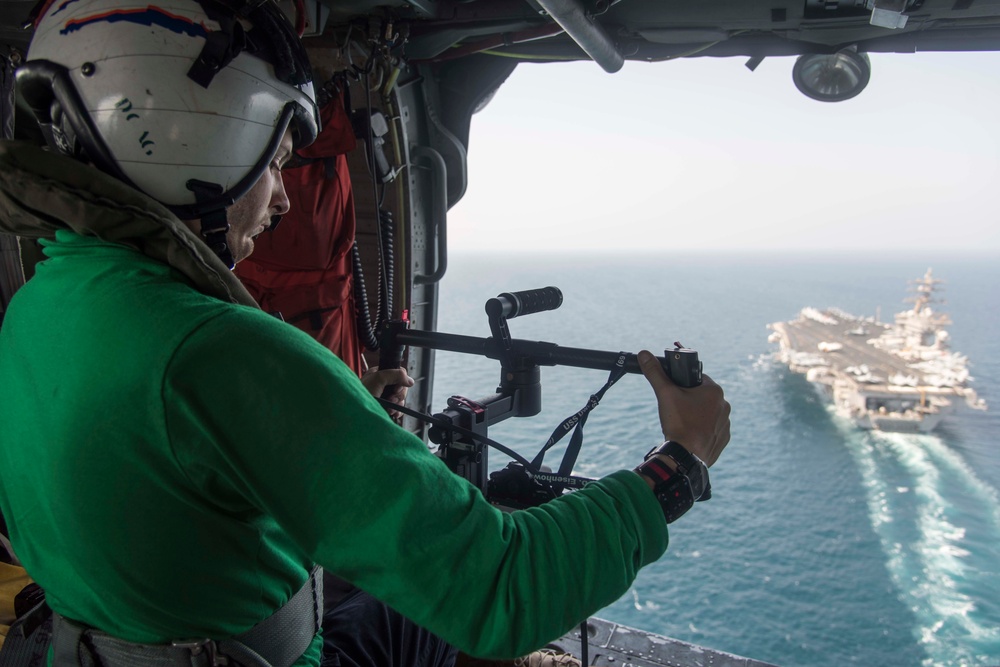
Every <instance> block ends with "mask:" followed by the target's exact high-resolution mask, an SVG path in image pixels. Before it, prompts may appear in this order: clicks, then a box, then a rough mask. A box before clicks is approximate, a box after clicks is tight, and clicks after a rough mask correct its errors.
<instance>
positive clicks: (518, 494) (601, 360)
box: [379, 287, 711, 664]
mask: <svg viewBox="0 0 1000 667" xmlns="http://www.w3.org/2000/svg"><path fill="white" fill-rule="evenodd" d="M562 300H563V297H562V291H560V290H559V288H558V287H542V288H540V289H534V290H526V291H522V292H504V293H502V294H500V295H498V296H497V297H496V298H494V299H490V300H489V301H487V302H486V314H487V316H488V317H489V322H490V332H491V333H492V334H493V336H492V337H491V338H477V337H474V336H462V335H458V334H449V333H442V332H436V331H420V330H413V329H408V328H407V326H408V322H407V321H406V320H405V319H404V320H392V321H389V322H386V323H385V325H384V327H383V329H382V332H381V340H380V345H379V369H381V370H384V369H389V368H399V367H400V365H401V364H402V361H403V349H404V348H405V347H406V346H408V345H412V346H416V347H425V348H431V349H434V350H444V351H448V352H459V353H464V354H474V355H478V356H484V357H487V358H489V359H497V360H498V361H500V385H499V386H498V387H497V391H496V393H494V394H491V395H489V396H486V397H484V398H481V399H478V400H470V399H467V398H464V397H462V396H452V397H451V398H449V399H448V408H447V409H446V410H444V411H443V412H441V413H438V414H436V415H434V416H430V415H427V414H424V413H422V412H418V411H416V410H411V409H409V408H407V407H405V406H399V405H396V404H395V403H390V402H389V401H387V400H385V399H386V398H387V397H388V396H391V395H392V394H393V393H394V391H395V387H386V389H385V391H384V392H383V393H382V397H381V399H380V401H381V402H382V404H383V405H384V406H385V407H386V408H387V409H390V410H398V411H400V412H402V413H404V414H408V415H410V416H412V417H416V418H418V419H421V420H423V421H425V422H427V423H429V424H431V429H430V431H429V433H428V437H429V438H430V440H431V441H432V442H434V443H435V444H437V445H439V447H440V448H439V450H438V454H439V456H441V458H442V459H443V460H444V462H445V464H446V465H447V466H448V467H449V469H450V470H451V471H452V472H454V473H456V474H458V475H460V476H462V477H464V478H465V479H466V480H468V481H469V482H471V483H472V484H474V485H475V486H476V487H477V488H478V489H479V490H480V492H482V494H483V496H484V497H485V498H486V499H487V500H488V501H489V502H491V503H493V504H495V505H498V506H501V507H504V508H509V509H520V508H524V507H531V506H535V505H540V504H542V503H544V502H546V501H548V500H551V499H552V498H555V497H557V496H559V495H560V494H562V493H563V492H564V491H565V490H566V489H567V488H582V487H583V486H586V485H587V484H589V483H590V482H592V481H594V480H592V479H588V478H585V477H576V476H574V475H572V474H571V473H572V470H573V466H574V465H575V464H576V458H577V455H578V454H579V452H580V448H581V446H582V444H583V425H584V424H585V423H586V421H587V416H588V415H589V413H590V411H591V410H593V409H594V408H595V407H597V405H598V403H600V400H601V398H603V397H604V394H605V392H607V390H608V389H610V388H611V386H612V385H613V384H614V383H615V382H617V381H618V380H619V379H621V378H622V377H623V376H624V375H625V374H626V373H641V372H642V370H641V369H640V367H639V361H638V359H637V357H636V355H635V354H631V353H627V352H606V351H600V350H586V349H581V348H571V347H560V346H559V345H556V344H555V343H546V342H540V341H526V340H518V339H515V338H511V336H510V330H509V329H508V327H507V320H509V319H513V318H515V317H518V316H521V315H529V314H531V313H537V312H541V311H545V310H555V309H556V308H558V307H559V306H561V305H562ZM657 359H658V360H659V362H660V364H661V365H662V366H663V370H664V371H666V373H667V375H668V376H669V377H670V379H671V380H673V381H674V383H675V384H677V385H679V386H681V387H688V388H690V387H697V386H698V385H700V384H701V381H702V364H701V361H699V359H698V353H697V352H696V351H695V350H691V349H687V348H685V347H684V346H682V345H681V344H680V343H674V349H668V350H665V351H664V356H662V357H657ZM560 365H561V366H574V367H577V368H592V369H595V370H607V371H609V373H610V374H609V376H608V380H607V382H605V383H604V386H603V387H601V389H599V390H598V391H597V392H596V393H594V394H592V395H591V396H590V400H588V402H587V405H585V406H584V407H583V408H581V409H580V410H579V411H577V412H576V413H575V414H573V415H571V416H570V417H567V418H566V419H565V420H563V422H562V423H561V424H559V426H557V427H556V429H555V430H554V431H553V432H552V435H551V436H549V439H548V440H547V441H546V443H545V445H544V446H543V447H542V449H541V451H539V452H538V454H537V455H536V456H535V458H534V459H533V460H532V461H528V460H527V459H525V458H524V457H522V456H521V455H520V454H518V453H516V452H514V451H513V450H510V449H508V448H507V447H505V446H503V445H501V444H500V443H498V442H496V441H494V440H491V439H490V438H489V437H487V435H486V433H487V431H488V428H489V426H490V425H491V424H496V423H499V422H501V421H503V420H505V419H508V418H510V417H533V416H535V415H537V414H538V413H539V412H540V411H541V409H542V388H541V373H540V370H539V366H560ZM570 429H573V436H572V437H571V438H570V443H569V445H568V446H567V447H566V451H565V453H564V454H563V460H562V463H561V464H560V466H559V470H558V471H557V472H556V473H555V474H551V473H549V472H548V471H545V470H543V468H542V459H543V457H544V455H545V452H546V451H548V450H549V449H550V448H551V447H552V446H553V445H555V444H556V443H557V442H558V441H559V440H560V439H561V438H562V437H563V436H564V435H565V434H566V433H567V432H568V431H569V430H570ZM487 445H489V446H491V447H493V448H495V449H497V450H499V451H501V452H503V453H505V454H507V455H508V456H510V457H511V458H512V459H514V461H513V462H512V463H510V464H508V465H507V467H506V468H504V469H503V470H499V471H497V472H494V473H493V474H491V475H489V479H487V472H488V469H489V467H488V464H487V458H488V457H487V452H488V450H487V449H486V446H487ZM709 497H711V489H710V488H708V487H706V489H705V493H703V494H702V498H701V500H708V498H709ZM588 634H589V633H588V631H587V622H586V621H584V622H583V623H582V624H581V626H580V642H581V649H582V656H581V657H582V658H583V661H584V664H589V656H588V653H589V651H588V641H587V638H588Z"/></svg>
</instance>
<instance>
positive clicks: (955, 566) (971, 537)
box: [433, 255, 1000, 667]
mask: <svg viewBox="0 0 1000 667" xmlns="http://www.w3.org/2000/svg"><path fill="white" fill-rule="evenodd" d="M997 260H998V258H995V257H994V258H988V257H982V258H976V257H937V258H915V259H912V260H907V259H898V260H896V259H885V258H882V257H876V256H871V257H867V258H857V257H854V258H847V257H798V256H791V255H785V256H740V255H732V256H716V257H709V256H685V257H681V258H677V257H670V258H655V257H642V256H638V257H635V256H628V257H627V256H621V255H618V256H596V255H591V256H564V257H556V258H553V257H547V256H543V255H524V256H520V257H518V258H514V259H512V258H511V257H499V256H487V255H476V256H471V255H470V256H453V257H452V258H450V265H449V270H448V274H447V275H446V276H445V278H444V280H443V282H442V284H441V296H442V299H441V303H442V306H441V308H440V316H439V318H440V319H439V329H440V330H441V331H446V332H451V333H460V334H466V335H472V336H483V337H486V336H489V335H490V333H489V326H488V323H487V319H486V315H485V313H484V310H483V306H484V304H485V302H486V300H487V299H488V298H490V297H493V296H495V295H497V294H498V293H500V292H505V291H513V290H523V289H531V288H535V287H544V286H547V285H555V286H557V287H559V288H560V289H561V290H562V291H563V295H564V303H563V305H562V307H561V308H560V309H558V310H555V311H550V312H544V313H537V314H532V315H529V316H525V317H521V318H516V319H514V320H511V321H510V330H511V335H512V336H513V337H515V338H522V339H529V340H542V341H548V342H553V343H557V344H559V345H563V346H568V347H582V348H590V349H598V350H611V351H618V350H625V351H629V352H636V351H638V350H640V349H642V348H647V349H651V350H653V351H655V352H657V353H661V352H662V350H663V349H664V348H665V347H671V346H672V344H673V342H674V341H678V340H679V341H680V342H682V343H683V344H684V345H686V346H687V347H691V348H694V349H696V350H698V352H699V354H700V358H701V360H702V362H703V363H704V368H705V372H706V373H707V374H709V375H710V376H711V377H713V378H714V379H715V380H716V381H717V382H719V383H720V384H721V385H722V386H723V388H724V389H725V391H726V395H727V398H728V399H729V401H730V403H731V404H732V406H733V413H732V441H731V444H730V446H729V447H728V449H727V450H726V451H725V453H724V454H723V456H722V458H721V459H720V460H719V462H718V463H717V464H716V466H715V467H714V468H713V469H712V486H713V491H714V497H713V499H712V500H711V501H710V502H707V503H699V504H698V505H696V507H695V508H694V509H693V510H692V511H691V512H689V514H688V515H686V516H685V517H683V518H682V519H681V520H679V521H677V522H676V523H675V524H673V525H672V526H671V530H670V548H669V549H668V551H667V553H666V554H665V555H664V557H663V558H662V559H661V560H659V561H658V562H657V563H655V564H653V565H651V566H649V567H647V568H645V569H644V570H643V571H642V572H641V573H640V575H639V577H638V578H637V580H636V582H635V584H634V586H633V587H632V588H631V590H629V591H628V593H626V594H625V595H624V596H623V597H622V598H621V599H619V600H618V601H617V602H615V603H614V604H612V605H611V606H609V607H607V608H606V609H604V610H603V611H602V612H601V613H600V614H598V615H599V616H601V617H603V618H607V619H611V620H614V621H617V622H620V623H624V624H627V625H631V626H634V627H639V628H643V629H646V630H650V631H655V632H658V633H662V634H665V635H668V636H671V637H676V638H679V639H681V640H684V641H689V642H694V643H697V644H702V645H706V646H710V647H712V648H715V649H719V650H723V651H729V652H732V653H736V654H739V655H744V656H749V657H753V658H756V659H759V660H763V661H767V662H771V663H774V664H777V665H780V666H782V667H790V666H793V665H802V666H808V667H823V666H830V667H833V666H843V665H852V664H853V665H865V666H880V667H894V666H907V667H912V666H915V665H919V666H923V667H946V666H947V667H964V666H968V667H972V666H984V665H1000V445H998V440H1000V335H998V334H1000V308H998V306H1000V297H998V286H1000V261H997ZM929 266H932V267H933V268H934V275H935V276H936V277H939V278H942V279H944V280H945V281H946V283H945V285H944V292H943V297H944V298H945V299H946V303H945V304H943V305H940V306H938V309H940V310H944V311H945V312H948V313H949V314H950V315H951V317H952V320H953V322H954V324H953V325H952V326H951V327H950V333H951V336H952V344H953V348H954V349H956V350H958V351H960V352H962V353H963V354H965V355H967V356H968V357H969V360H970V367H971V370H972V374H973V376H974V377H975V381H974V383H973V386H974V387H975V388H976V389H977V391H978V392H979V395H980V396H982V397H983V398H985V399H986V400H987V401H988V402H990V403H992V407H991V409H990V410H989V411H987V412H979V411H972V410H960V411H959V412H957V413H956V414H955V415H953V416H951V417H950V418H948V419H947V420H946V421H945V422H944V423H943V424H942V426H941V427H940V428H939V430H938V431H937V432H935V433H934V434H933V435H899V434H880V433H868V432H863V431H859V430H856V429H855V428H853V427H852V426H851V425H850V424H848V423H846V422H844V421H842V420H840V419H839V418H837V417H835V416H834V415H832V413H831V412H830V411H829V409H828V407H827V406H826V405H825V403H824V402H823V400H822V399H821V398H820V397H819V395H818V394H817V393H816V392H815V391H814V390H813V388H812V387H811V386H810V385H809V383H807V382H806V381H805V379H804V377H802V376H800V375H796V374H793V373H790V372H789V371H788V370H787V369H786V368H784V367H783V366H781V365H780V364H778V363H777V362H775V361H774V360H773V358H772V353H773V352H774V351H775V349H776V346H775V345H772V344H770V343H768V342H767V336H768V333H769V332H768V330H767V328H766V325H767V324H768V323H769V322H775V321H780V320H787V319H791V318H793V317H795V316H796V315H797V313H798V312H799V310H800V309H801V308H802V307H804V306H807V305H811V306H815V307H817V308H825V307H828V306H839V307H840V308H843V309H844V310H847V311H848V312H852V313H854V314H858V315H874V314H875V313H876V311H878V312H879V313H880V314H881V317H882V319H883V320H891V316H892V314H894V313H896V312H898V311H900V310H903V309H904V308H906V307H907V304H905V303H903V298H904V297H905V296H906V295H907V281H908V280H911V279H916V278H918V277H920V276H922V275H923V273H924V271H925V270H926V269H927V268H928V267H929ZM498 377H499V365H498V364H497V362H495V361H491V360H488V359H481V358H477V357H473V356H469V355H462V354H457V353H444V352H442V353H439V364H438V369H437V376H436V378H435V383H434V406H433V407H434V409H435V410H440V409H441V408H443V407H444V401H445V399H446V398H447V397H448V396H451V395H455V394H458V395H462V396H466V397H469V398H479V397H483V396H486V395H489V394H490V393H492V392H493V391H494V389H495V387H496V384H497V380H498ZM605 379H606V373H604V372H603V371H593V370H586V369H572V368H563V367H559V368H543V369H542V396H543V398H542V406H543V410H542V413H541V414H540V415H538V416H537V417H533V418H530V419H510V420H507V421H505V422H503V423H501V424H498V425H495V426H494V427H492V428H491V429H490V435H491V436H492V437H494V438H495V439H497V440H499V441H500V442H502V443H504V444H506V445H508V446H510V447H512V448H514V449H516V450H517V451H518V452H520V453H521V454H524V455H526V456H527V457H528V458H531V457H532V456H533V455H534V454H535V453H536V452H537V451H538V449H539V448H540V447H541V445H542V444H543V443H544V441H545V439H546V438H547V437H548V435H549V433H551V431H552V429H553V428H554V427H555V426H556V425H557V424H558V423H559V421H560V420H561V419H563V418H564V417H566V416H569V415H570V414H572V413H574V412H575V411H576V410H578V409H579V408H580V407H582V406H583V405H584V404H585V403H586V401H587V398H588V397H589V396H590V394H591V393H593V392H594V391H596V390H597V389H599V388H600V387H601V386H602V384H603V383H604V381H605ZM565 440H568V438H566V439H565ZM659 441H660V434H659V426H658V422H657V418H656V408H655V403H654V401H653V399H652V393H651V391H650V390H649V388H648V385H647V384H646V382H645V380H644V379H643V378H642V377H641V376H638V375H629V376H627V377H625V378H624V379H622V380H621V381H620V382H619V383H618V384H617V385H615V387H614V388H612V389H611V390H610V391H609V392H608V394H607V395H606V396H605V398H604V400H603V401H602V403H601V405H600V406H599V407H598V408H597V409H596V410H595V411H594V412H593V413H592V415H591V417H590V419H589V421H588V423H587V426H586V430H585V438H584V446H583V451H582V453H581V455H580V458H579V461H578V464H577V469H576V472H577V474H581V475H586V476H600V475H603V474H607V473H609V472H612V471H614V470H617V469H620V468H631V467H633V466H634V465H635V464H636V463H637V462H638V461H639V460H640V459H641V457H642V455H643V454H644V453H645V452H646V451H647V450H648V449H649V448H650V447H651V446H653V445H654V444H657V443H658V442H659ZM561 454H562V452H561V449H554V450H553V452H552V453H550V454H548V455H547V456H546V463H548V464H550V465H553V467H555V465H556V464H557V463H558V461H559V460H560V458H561ZM490 461H491V464H492V465H493V466H494V467H498V466H502V465H505V464H506V463H507V461H508V459H507V458H506V457H505V456H504V455H502V454H500V453H498V452H491V454H490ZM583 546H585V545H583ZM595 548H596V547H595Z"/></svg>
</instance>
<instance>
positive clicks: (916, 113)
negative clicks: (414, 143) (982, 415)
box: [448, 53, 1000, 254]
mask: <svg viewBox="0 0 1000 667" xmlns="http://www.w3.org/2000/svg"><path fill="white" fill-rule="evenodd" d="M871 60H872V77H871V82H870V83H869V84H868V87H867V88H866V89H865V90H864V91H863V92H862V93H861V94H860V95H859V96H858V97H856V98H854V99H852V100H848V101H846V102H840V103H836V104H830V103H822V102H816V101H814V100H811V99H809V98H807V97H805V96H804V95H802V94H801V93H799V92H798V90H797V89H796V88H795V86H794V84H793V83H792V80H791V70H792V65H793V63H794V58H771V59H767V60H765V61H764V62H763V63H762V64H761V65H760V67H758V68H757V71H755V72H751V71H750V70H748V69H747V68H746V67H744V65H743V63H744V62H745V59H743V58H695V59H687V60H677V61H671V62H664V63H655V64H647V63H627V64H626V65H625V67H624V69H623V70H622V71H620V72H618V73H617V74H607V73H605V72H604V71H603V70H601V68H600V67H599V66H597V65H596V64H594V63H587V62H581V63H553V64H547V65H520V66H519V67H518V68H517V70H515V72H514V74H513V75H511V77H510V79H508V81H507V82H506V83H505V84H504V85H503V86H502V87H501V88H500V90H499V91H498V92H497V94H496V97H495V98H494V99H493V101H492V102H491V103H490V104H489V106H487V107H486V109H485V110H483V111H482V112H480V113H479V114H477V115H475V116H474V117H473V119H472V133H471V138H470V147H469V188H468V191H467V192H466V195H465V197H464V199H463V200H462V201H461V202H459V203H458V204H457V205H456V206H455V207H454V208H453V209H452V210H451V212H450V213H449V225H448V228H449V241H448V243H449V247H450V248H451V249H452V250H453V251H458V252H460V251H463V250H483V249H487V248H489V249H507V248H511V249H524V248H525V246H526V242H528V241H529V240H530V243H531V244H533V245H534V246H535V247H538V248H539V249H544V250H555V249H558V248H566V249H576V250H579V249H621V250H624V249H636V248H644V249H650V250H653V249H660V248H664V249H666V248H673V249H705V250H741V249H749V250H764V249H771V250H781V251H785V250H799V249H809V250H816V249H825V250H838V251H839V250H848V251H853V250H857V251H864V252H872V251H875V252H890V253H894V252H912V251H926V250H944V251H960V252H965V251H977V252H988V253H991V254H1000V224H998V223H1000V203H998V201H997V195H998V190H1000V54H997V53H988V54H986V53H974V54H950V53H933V54H872V55H871Z"/></svg>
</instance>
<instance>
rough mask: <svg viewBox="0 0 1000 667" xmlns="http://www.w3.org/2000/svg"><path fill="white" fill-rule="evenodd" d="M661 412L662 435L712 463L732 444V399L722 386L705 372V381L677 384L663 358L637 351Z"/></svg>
mask: <svg viewBox="0 0 1000 667" xmlns="http://www.w3.org/2000/svg"><path fill="white" fill-rule="evenodd" d="M637 356H638V360H639V367H640V368H641V369H642V374H643V375H645V376H646V380H648V381H649V384H650V386H651V387H652V388H653V393H654V394H656V403H657V405H658V407H659V412H660V427H661V428H662V429H663V437H664V438H666V439H667V440H674V441H676V442H679V443H681V444H682V445H684V447H685V448H686V449H687V450H688V451H689V452H691V453H692V454H694V455H695V456H697V457H698V458H699V459H701V460H702V461H704V462H705V465H707V466H711V465H712V464H713V463H715V462H716V460H718V458H719V455H720V454H722V450H723V449H725V447H726V445H727V444H729V413H730V410H731V408H730V406H729V402H728V401H726V399H725V397H724V396H723V392H722V387H720V386H719V385H717V384H716V383H715V382H714V381H713V380H712V378H710V377H708V376H707V375H703V376H702V377H703V379H702V384H701V386H698V387H693V388H691V389H685V388H683V387H678V386H677V385H676V384H674V383H673V382H672V381H671V380H670V378H669V377H667V374H666V373H665V372H664V370H663V367H662V366H660V362H659V361H657V360H656V357H654V356H653V354H652V353H651V352H649V351H647V350H643V351H642V352H640V353H639V354H638V355H637Z"/></svg>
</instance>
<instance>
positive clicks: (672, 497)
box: [635, 457, 694, 523]
mask: <svg viewBox="0 0 1000 667" xmlns="http://www.w3.org/2000/svg"><path fill="white" fill-rule="evenodd" d="M635 471H636V472H637V473H639V474H642V475H645V476H646V477H649V478H650V479H651V480H653V495H655V496H656V500H657V501H658V502H659V503H660V509H662V510H663V518H664V519H666V522H667V523H672V522H673V521H676V520H677V519H679V518H680V517H681V516H683V515H684V513H685V512H687V511H688V510H689V509H691V507H692V506H693V505H694V493H693V492H692V490H691V481H690V480H689V479H688V478H687V476H686V475H682V474H680V473H679V472H678V471H675V470H671V469H670V466H668V465H667V464H666V463H664V462H663V461H661V460H660V459H658V458H655V457H653V458H649V459H646V460H645V461H643V462H642V464H640V465H639V467H638V468H636V469H635Z"/></svg>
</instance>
